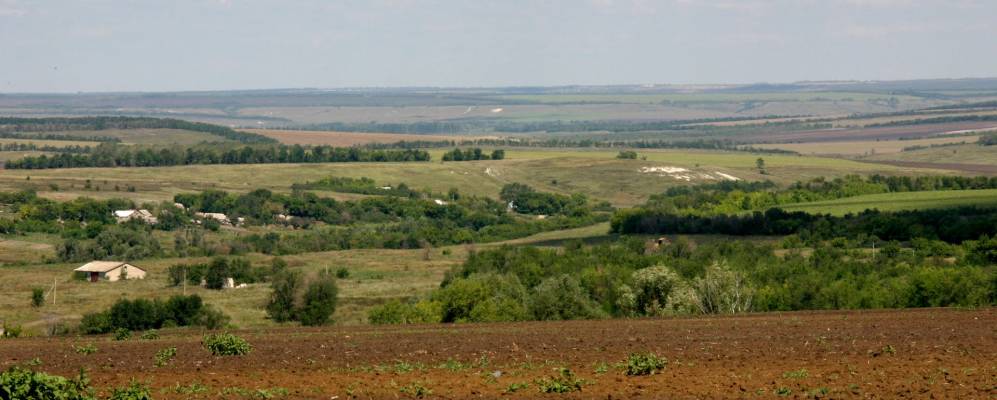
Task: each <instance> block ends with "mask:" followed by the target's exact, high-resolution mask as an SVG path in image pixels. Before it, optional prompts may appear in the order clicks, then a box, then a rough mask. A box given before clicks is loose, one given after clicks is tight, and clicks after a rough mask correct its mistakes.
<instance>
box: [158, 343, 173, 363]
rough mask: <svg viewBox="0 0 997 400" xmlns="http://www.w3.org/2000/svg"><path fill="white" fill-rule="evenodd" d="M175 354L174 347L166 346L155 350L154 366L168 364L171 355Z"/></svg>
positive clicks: (171, 358)
mask: <svg viewBox="0 0 997 400" xmlns="http://www.w3.org/2000/svg"><path fill="white" fill-rule="evenodd" d="M176 356H177V348H176V347H167V348H165V349H162V350H159V351H157V352H156V366H157V367H162V366H164V365H166V364H169V363H170V361H172V360H173V357H176Z"/></svg>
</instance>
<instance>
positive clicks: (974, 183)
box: [644, 174, 997, 215]
mask: <svg viewBox="0 0 997 400" xmlns="http://www.w3.org/2000/svg"><path fill="white" fill-rule="evenodd" d="M995 188H997V177H986V176H977V177H963V176H918V177H910V176H885V175H878V174H876V175H871V176H867V177H863V176H859V175H848V176H845V177H841V178H835V179H826V178H823V177H821V178H815V179H812V180H810V181H806V182H796V183H794V184H791V185H789V186H788V187H786V188H779V187H777V186H776V185H775V184H774V183H772V182H769V181H760V182H747V181H724V182H719V183H712V184H703V185H695V186H676V187H672V188H668V189H667V190H666V191H665V192H664V193H661V194H656V195H652V196H651V197H650V198H649V199H648V201H647V202H646V203H645V204H644V208H649V209H654V210H657V211H661V212H667V213H674V214H695V215H716V214H732V213H739V212H744V211H753V210H764V209H767V208H770V207H776V206H779V205H784V204H796V203H806V202H814V201H824V200H834V199H841V198H847V197H854V196H861V195H868V194H879V193H895V192H917V191H938V190H978V189H995Z"/></svg>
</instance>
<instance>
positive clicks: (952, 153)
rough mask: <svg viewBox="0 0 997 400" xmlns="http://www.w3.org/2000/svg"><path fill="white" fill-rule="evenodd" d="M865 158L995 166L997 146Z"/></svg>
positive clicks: (970, 145)
mask: <svg viewBox="0 0 997 400" xmlns="http://www.w3.org/2000/svg"><path fill="white" fill-rule="evenodd" d="M867 158H868V159H869V160H878V161H888V160H890V161H911V162H928V163H959V164H984V165H997V146H980V145H977V144H965V145H960V146H946V147H935V148H929V149H920V150H913V151H904V152H900V153H894V154H879V155H875V156H871V157H867Z"/></svg>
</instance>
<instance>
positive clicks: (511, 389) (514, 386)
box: [503, 382, 530, 393]
mask: <svg viewBox="0 0 997 400" xmlns="http://www.w3.org/2000/svg"><path fill="white" fill-rule="evenodd" d="M528 387H530V384H529V383H527V382H518V383H516V382H514V383H510V384H509V386H507V387H506V388H505V392H503V393H516V392H518V391H520V390H523V389H526V388H528Z"/></svg>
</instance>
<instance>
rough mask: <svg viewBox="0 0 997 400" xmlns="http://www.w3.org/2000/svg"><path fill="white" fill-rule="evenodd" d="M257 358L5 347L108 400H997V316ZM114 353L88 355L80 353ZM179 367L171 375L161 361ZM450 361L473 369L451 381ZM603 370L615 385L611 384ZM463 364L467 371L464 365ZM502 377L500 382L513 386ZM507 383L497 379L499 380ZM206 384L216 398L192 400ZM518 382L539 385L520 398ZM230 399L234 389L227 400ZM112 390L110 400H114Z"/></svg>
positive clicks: (351, 330) (475, 333)
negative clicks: (138, 390) (569, 386)
mask: <svg viewBox="0 0 997 400" xmlns="http://www.w3.org/2000/svg"><path fill="white" fill-rule="evenodd" d="M238 334H240V335H242V336H243V337H246V338H247V339H248V340H249V341H250V342H251V343H252V345H253V346H254V350H253V352H252V353H251V354H249V355H247V356H234V357H213V356H211V355H209V354H208V353H207V352H206V351H205V350H204V349H203V348H202V347H201V346H200V345H199V343H198V342H199V340H200V333H199V332H194V331H184V330H179V331H172V332H166V333H165V334H164V335H163V338H161V339H158V340H152V341H146V340H139V339H132V340H130V341H126V342H115V341H111V340H110V339H109V338H107V337H82V338H54V339H48V338H28V339H16V340H4V341H0V363H2V366H3V367H4V368H6V367H7V366H9V365H12V364H15V363H21V362H25V361H28V360H30V359H32V358H35V357H38V358H39V359H40V360H41V361H42V364H41V365H40V366H39V367H37V368H39V369H41V370H44V371H48V372H51V373H58V374H63V375H71V374H73V373H74V372H75V371H77V370H78V369H79V368H81V367H85V368H87V370H88V373H89V375H90V377H91V378H92V380H93V383H94V385H95V386H97V387H100V388H107V387H110V386H120V385H124V384H125V383H127V382H128V380H129V379H130V378H137V379H139V380H141V381H146V382H149V383H150V384H151V385H152V386H153V387H154V388H155V390H154V393H155V397H156V398H157V399H158V398H177V399H179V398H226V397H227V398H240V397H239V396H237V395H231V394H229V395H227V396H226V395H224V394H223V393H234V392H236V390H235V389H231V388H242V389H246V390H256V389H273V388H277V387H280V388H286V390H287V391H288V393H289V394H288V396H287V397H288V398H309V399H311V398H316V399H317V398H322V399H330V398H339V399H348V398H351V393H352V395H353V396H356V397H358V398H408V397H412V395H411V394H410V393H412V392H413V391H414V390H415V389H416V388H417V387H422V388H425V389H428V390H431V391H432V394H429V395H427V397H429V398H499V397H507V398H523V397H538V396H549V397H558V398H617V399H619V398H745V397H763V398H773V397H776V396H777V394H778V393H779V392H781V393H783V394H785V393H791V397H795V398H806V397H809V398H815V397H816V398H953V399H955V398H960V399H969V398H993V397H994V396H995V395H997V309H982V310H953V309H922V310H903V311H865V312H811V313H770V314H756V315H746V316H738V317H718V318H689V319H662V320H608V321H588V322H546V323H545V322H538V323H509V324H469V325H433V326H424V325H422V326H392V327H369V326H368V327H348V328H345V327H343V328H341V327H332V328H325V329H303V328H286V329H276V330H267V331H243V332H238ZM90 342H92V343H94V344H95V345H96V346H97V347H98V349H99V350H98V351H97V352H96V353H94V354H91V355H81V354H77V353H75V352H74V351H73V349H72V348H71V345H73V344H85V343H90ZM169 346H176V348H177V349H178V352H177V357H176V359H175V360H173V362H172V363H170V364H169V365H167V366H165V367H161V368H156V367H155V366H154V365H153V356H154V354H155V353H156V351H157V350H159V349H162V348H165V347H169ZM647 351H651V352H654V353H656V354H658V355H660V356H662V357H666V358H667V359H668V365H667V367H666V368H665V369H664V370H663V371H661V372H660V373H658V374H655V375H651V376H636V377H630V376H626V375H624V374H623V373H622V372H621V371H620V370H619V369H617V368H615V367H614V364H616V363H618V362H620V361H622V360H623V359H624V358H625V357H626V355H627V354H628V353H632V352H647ZM447 360H455V361H459V362H461V363H463V364H466V365H469V366H468V367H465V368H452V369H453V370H452V369H448V368H443V367H442V366H441V364H444V363H446V361H447ZM602 363H606V364H608V366H609V368H608V370H606V371H605V372H597V368H598V366H599V365H601V364H602ZM453 365H454V364H451V366H453ZM558 367H567V368H570V369H571V370H572V371H574V372H575V373H576V374H577V376H578V377H579V378H581V379H583V380H584V384H583V385H582V389H581V391H576V392H572V393H568V394H563V395H557V394H541V393H540V391H539V390H538V387H539V385H538V384H537V383H536V382H535V380H537V379H540V378H543V377H547V376H551V375H553V374H555V373H556V371H555V368H558ZM499 371H500V372H501V373H500V374H499V373H498V372H499ZM493 374H495V375H499V376H498V377H497V378H496V377H494V376H493ZM192 382H199V383H200V384H202V385H205V386H206V387H207V390H206V391H205V392H203V393H200V394H197V395H187V394H177V393H176V392H175V391H174V390H172V389H168V388H172V387H174V386H175V385H177V384H178V383H179V384H180V385H181V386H185V385H189V384H191V383H192ZM514 383H528V384H529V386H528V387H526V388H525V389H520V390H518V391H516V392H515V393H513V394H506V393H503V392H504V391H506V389H508V388H509V387H510V385H512V384H514ZM225 388H230V389H228V390H226V389H225ZM105 390H106V389H105Z"/></svg>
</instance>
